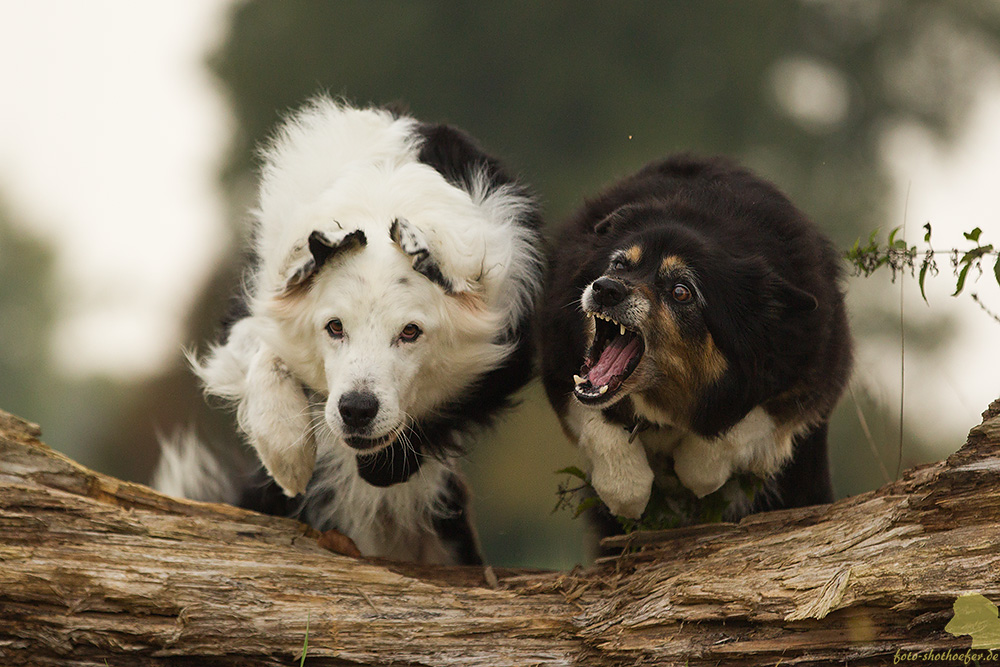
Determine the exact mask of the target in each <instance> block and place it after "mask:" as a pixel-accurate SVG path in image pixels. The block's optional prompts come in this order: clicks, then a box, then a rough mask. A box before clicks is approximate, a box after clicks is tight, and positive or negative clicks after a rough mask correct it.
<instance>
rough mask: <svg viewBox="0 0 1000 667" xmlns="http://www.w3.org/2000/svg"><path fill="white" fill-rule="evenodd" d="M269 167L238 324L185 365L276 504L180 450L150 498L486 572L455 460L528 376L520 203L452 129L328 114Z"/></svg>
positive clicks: (525, 221) (525, 204)
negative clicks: (471, 434)
mask: <svg viewBox="0 0 1000 667" xmlns="http://www.w3.org/2000/svg"><path fill="white" fill-rule="evenodd" d="M263 157H264V160H265V164H264V167H263V172H262V178H261V185H260V199H259V205H258V209H257V210H256V212H255V217H256V220H257V229H256V236H255V244H254V251H255V255H256V256H255V261H254V262H253V264H252V269H251V271H252V274H251V276H250V279H249V281H248V287H247V289H246V293H245V308H244V309H243V310H244V314H242V316H241V317H239V318H238V319H236V321H235V322H234V323H232V324H231V326H228V327H226V331H225V332H224V334H223V338H222V341H221V342H220V343H219V344H217V345H215V346H213V347H212V348H211V350H210V351H209V352H208V354H207V355H205V356H204V357H203V358H202V359H201V360H196V359H193V360H192V361H193V366H194V370H195V372H196V373H197V375H198V376H199V377H200V378H201V380H202V381H203V382H204V385H205V391H206V393H207V394H209V395H214V396H219V397H223V398H225V399H228V400H229V401H232V402H233V403H234V404H235V405H236V408H237V418H238V422H239V426H240V428H241V430H242V431H243V432H244V434H245V436H246V439H247V441H248V442H249V443H250V445H252V446H253V448H254V449H255V450H256V451H257V454H258V455H259V457H260V460H261V461H262V462H263V465H264V467H265V468H266V470H267V472H268V473H270V476H271V477H272V478H273V481H274V482H276V483H277V486H279V487H280V488H281V490H282V491H283V492H284V495H285V496H287V497H282V494H280V493H279V492H277V490H276V489H275V487H274V484H273V483H269V480H267V479H266V477H260V478H259V479H258V480H257V481H256V483H255V482H254V481H253V480H243V481H240V480H237V481H236V482H235V483H226V484H221V485H220V482H219V480H218V473H219V471H218V470H217V469H218V467H219V466H218V464H217V463H216V462H214V460H213V459H212V458H211V457H210V456H208V455H207V452H206V450H205V449H204V448H203V447H201V446H199V445H197V444H194V443H192V444H188V445H186V446H184V447H180V448H173V449H171V448H167V449H166V451H165V455H164V458H163V460H162V462H161V466H160V469H159V470H158V473H157V479H156V484H157V486H158V487H159V488H161V489H162V490H165V491H167V492H173V493H175V494H178V495H186V496H188V497H199V498H200V499H212V500H226V501H230V502H237V503H239V504H241V505H244V506H247V507H251V508H254V509H259V510H262V511H271V512H279V513H284V514H289V515H293V516H298V517H300V518H302V519H303V520H305V521H306V522H308V523H310V524H312V525H313V526H315V527H316V528H318V529H320V530H329V529H336V530H339V531H340V532H342V533H344V534H346V535H347V536H348V537H350V538H351V539H353V540H354V542H355V543H356V544H357V545H358V548H359V549H360V550H361V551H362V553H364V554H365V555H370V556H382V557H389V558H396V559H406V560H414V561H418V562H429V563H475V562H480V560H481V559H480V555H479V549H478V542H477V539H476V536H475V532H474V530H473V529H472V526H471V523H470V521H469V516H468V501H467V498H468V497H467V493H466V491H465V488H464V484H463V483H462V481H461V478H460V476H459V473H458V471H457V468H456V455H457V454H458V453H459V451H460V449H461V443H460V435H461V434H462V433H464V432H465V431H467V430H468V429H469V428H470V427H471V426H474V425H479V424H484V423H488V422H489V421H490V419H491V418H492V417H493V416H495V415H496V414H497V412H498V411H499V410H500V409H501V408H503V407H505V406H506V405H507V404H508V402H509V397H510V395H511V394H512V393H513V392H514V391H516V390H517V389H519V388H520V387H522V386H523V385H524V383H525V382H526V381H527V380H528V378H529V377H530V373H531V368H530V366H531V363H530V362H531V354H530V338H531V335H530V331H529V321H530V317H531V312H532V308H533V305H534V302H535V300H536V298H537V296H538V292H539V289H540V282H541V277H540V276H541V271H542V260H541V254H540V248H539V233H538V228H539V224H540V221H539V216H538V213H537V208H536V205H535V203H534V201H533V200H532V198H531V197H530V196H529V194H528V192H527V191H526V189H525V188H524V187H523V186H521V185H519V184H518V183H517V182H515V181H514V180H513V179H512V178H511V177H510V176H508V175H507V174H506V173H505V171H504V170H503V168H502V167H501V166H500V165H499V164H498V163H497V161H496V160H495V159H493V158H491V157H489V156H487V155H485V154H484V153H483V152H482V151H481V150H480V149H479V148H478V147H477V146H476V145H475V143H474V142H473V141H472V140H471V139H470V138H468V137H467V136H466V135H464V134H463V133H461V132H459V131H458V130H455V129H453V128H451V127H448V126H444V125H427V124H422V123H420V122H418V121H416V120H414V119H413V118H409V117H406V116H401V115H395V114H393V113H390V112H388V111H385V110H381V109H358V108H352V107H350V106H347V105H345V104H342V103H337V102H334V101H331V100H330V99H328V98H325V97H321V98H318V99H316V100H314V101H313V102H311V103H310V104H309V105H308V106H307V107H305V108H304V109H303V110H302V111H300V112H299V113H297V114H295V115H294V116H292V117H291V118H289V119H288V120H287V121H286V122H285V123H284V125H283V126H282V128H281V129H280V130H279V132H278V133H277V135H276V137H275V138H274V139H273V141H272V142H271V143H270V144H269V145H268V146H267V147H266V148H265V149H264V151H263ZM206 495H214V496H216V497H214V498H205V496H206ZM220 495H222V496H227V495H228V497H218V496H220ZM289 498H291V499H289Z"/></svg>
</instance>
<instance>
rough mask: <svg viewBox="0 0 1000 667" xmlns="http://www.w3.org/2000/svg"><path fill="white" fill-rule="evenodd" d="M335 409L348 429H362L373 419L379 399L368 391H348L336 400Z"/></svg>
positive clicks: (376, 413) (376, 412) (377, 409)
mask: <svg viewBox="0 0 1000 667" xmlns="http://www.w3.org/2000/svg"><path fill="white" fill-rule="evenodd" d="M337 411H338V412H339V413H340V419H341V421H343V422H344V426H346V427H347V428H348V430H350V431H362V430H365V429H367V428H368V427H369V426H371V423H372V422H373V421H375V417H376V416H377V415H378V411H379V400H378V397H377V396H376V395H375V394H373V393H372V392H370V391H349V392H347V393H346V394H344V395H342V396H341V397H340V400H339V401H337Z"/></svg>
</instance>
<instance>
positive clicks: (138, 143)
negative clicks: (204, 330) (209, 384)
mask: <svg viewBox="0 0 1000 667" xmlns="http://www.w3.org/2000/svg"><path fill="white" fill-rule="evenodd" d="M230 4H231V2H229V0H166V1H164V0H155V1H154V0H142V1H141V2H132V1H129V0H87V1H86V2H80V1H73V0H31V1H30V2H23V1H19V0H3V2H0V82H2V86H3V104H2V106H0V197H2V198H3V200H4V201H6V202H8V203H9V204H10V206H11V207H12V208H13V210H14V212H15V218H18V219H20V220H21V221H24V222H27V223H29V224H31V225H33V228H34V231H36V232H37V233H38V234H39V235H41V236H42V237H44V238H45V239H48V240H51V241H52V242H54V243H55V245H56V248H57V252H58V259H57V262H58V271H59V277H60V281H59V282H60V284H61V286H62V288H63V289H64V290H65V295H64V299H63V308H64V312H63V322H62V324H61V326H60V327H59V328H58V330H57V331H56V333H55V338H54V340H53V342H52V344H53V345H54V348H55V352H56V354H57V357H58V359H59V361H60V364H61V366H62V367H63V369H64V370H65V371H66V372H68V373H70V374H74V375H87V374H92V373H101V374H108V375H112V376H116V377H123V378H127V377H134V376H135V375H141V374H145V373H150V372H153V371H155V370H157V369H159V368H162V367H163V365H164V364H165V363H166V362H167V361H168V360H169V359H170V358H171V357H172V356H174V355H176V354H177V346H178V340H179V337H180V335H181V328H182V325H183V321H184V316H185V314H186V312H187V308H188V306H189V305H190V302H191V300H192V298H193V297H194V295H195V294H196V293H197V290H198V289H199V287H200V286H201V284H202V283H203V282H204V280H205V279H206V278H207V276H208V273H209V272H210V267H211V262H212V260H213V259H214V258H215V257H216V256H217V255H218V253H219V252H220V250H221V249H222V247H223V245H224V243H225V239H226V237H225V233H226V232H225V228H224V225H223V218H222V216H223V208H222V200H221V198H220V195H219V193H218V192H217V191H216V182H217V180H218V172H219V162H220V159H221V158H220V156H221V154H222V150H223V148H224V147H225V146H226V144H227V142H228V140H229V136H230V127H229V125H228V117H227V112H226V109H225V105H224V104H223V101H222V100H221V98H220V97H219V95H218V93H217V92H216V91H215V89H214V88H213V87H212V82H211V79H210V76H209V74H208V73H207V71H206V69H205V67H204V58H205V56H206V54H207V52H208V50H209V49H210V47H211V46H212V45H213V44H215V43H217V42H218V40H219V39H221V36H222V31H223V28H224V18H225V13H226V12H225V10H226V8H227V7H228V6H229V5H230Z"/></svg>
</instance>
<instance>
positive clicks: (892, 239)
mask: <svg viewBox="0 0 1000 667" xmlns="http://www.w3.org/2000/svg"><path fill="white" fill-rule="evenodd" d="M901 229H902V227H896V228H895V229H894V230H892V231H891V232H889V245H890V246H892V244H893V243H894V242H895V241H896V234H898V233H899V230H901Z"/></svg>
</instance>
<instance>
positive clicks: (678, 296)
mask: <svg viewBox="0 0 1000 667" xmlns="http://www.w3.org/2000/svg"><path fill="white" fill-rule="evenodd" d="M670 296H672V297H674V301H676V302H677V303H687V302H688V301H690V300H691V297H692V296H694V295H693V294H691V289H690V288H689V287H688V286H687V285H685V284H683V283H677V284H676V285H674V289H673V291H671V292H670Z"/></svg>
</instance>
